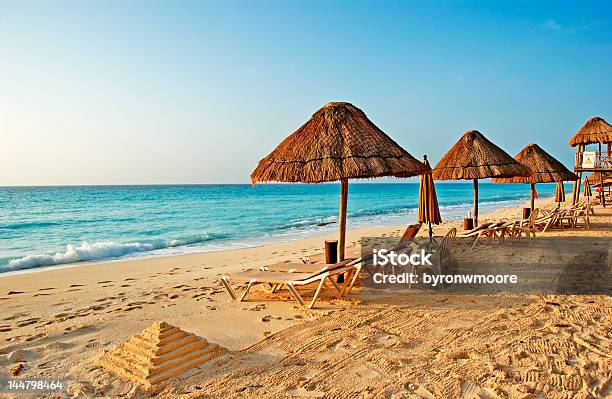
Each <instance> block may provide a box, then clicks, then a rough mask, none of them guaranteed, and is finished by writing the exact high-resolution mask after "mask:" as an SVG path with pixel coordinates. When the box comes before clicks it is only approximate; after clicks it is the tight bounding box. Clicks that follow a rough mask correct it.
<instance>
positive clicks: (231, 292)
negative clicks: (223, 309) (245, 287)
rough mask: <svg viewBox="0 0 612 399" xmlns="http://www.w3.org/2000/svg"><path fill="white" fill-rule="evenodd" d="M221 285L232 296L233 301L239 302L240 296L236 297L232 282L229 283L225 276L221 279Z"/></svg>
mask: <svg viewBox="0 0 612 399" xmlns="http://www.w3.org/2000/svg"><path fill="white" fill-rule="evenodd" d="M221 284H223V286H224V287H225V289H226V290H227V292H228V294H230V296H231V297H232V299H233V300H234V301H236V300H238V296H236V291H234V289H233V288H232V286H231V284H230V282H229V281H228V279H227V277H225V276H223V277H221Z"/></svg>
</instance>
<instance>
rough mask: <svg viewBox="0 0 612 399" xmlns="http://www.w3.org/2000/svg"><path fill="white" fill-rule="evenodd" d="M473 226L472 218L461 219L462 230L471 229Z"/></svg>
mask: <svg viewBox="0 0 612 399" xmlns="http://www.w3.org/2000/svg"><path fill="white" fill-rule="evenodd" d="M473 228H474V218H465V219H463V230H472V229H473Z"/></svg>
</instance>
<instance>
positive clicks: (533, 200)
mask: <svg viewBox="0 0 612 399" xmlns="http://www.w3.org/2000/svg"><path fill="white" fill-rule="evenodd" d="M529 205H530V206H531V212H533V209H534V207H535V183H531V201H530V203H529Z"/></svg>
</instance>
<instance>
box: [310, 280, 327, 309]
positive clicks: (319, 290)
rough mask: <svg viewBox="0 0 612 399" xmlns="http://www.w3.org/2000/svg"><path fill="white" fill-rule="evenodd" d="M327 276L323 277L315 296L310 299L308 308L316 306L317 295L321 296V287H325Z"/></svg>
mask: <svg viewBox="0 0 612 399" xmlns="http://www.w3.org/2000/svg"><path fill="white" fill-rule="evenodd" d="M326 278H327V277H323V278H322V279H321V282H320V283H319V285H318V286H317V290H316V291H315V293H314V296H313V297H312V301H310V304H309V305H308V309H312V308H313V307H314V304H315V302H316V301H317V297H318V296H319V293H320V292H321V287H323V283H324V282H325V279H326Z"/></svg>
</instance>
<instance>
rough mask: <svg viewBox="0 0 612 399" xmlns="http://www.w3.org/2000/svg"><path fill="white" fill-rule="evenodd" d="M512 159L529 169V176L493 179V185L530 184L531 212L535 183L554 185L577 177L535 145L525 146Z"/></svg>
mask: <svg viewBox="0 0 612 399" xmlns="http://www.w3.org/2000/svg"><path fill="white" fill-rule="evenodd" d="M514 159H516V161H517V162H519V163H520V164H521V165H524V166H526V167H527V168H528V169H529V171H530V173H529V176H514V177H500V178H495V179H493V183H526V184H530V185H531V201H530V205H531V210H532V211H533V208H534V203H535V194H536V189H535V185H536V183H554V182H559V181H573V180H577V179H578V176H576V175H575V174H574V173H572V172H570V170H569V169H567V168H566V167H565V166H564V165H563V164H562V163H561V162H559V161H558V160H556V159H555V158H553V157H552V156H551V155H550V154H548V153H547V152H546V151H544V150H543V149H542V148H541V147H540V146H539V145H537V144H527V146H525V148H523V149H522V150H521V152H519V153H518V154H517V155H516V156H515V157H514Z"/></svg>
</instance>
